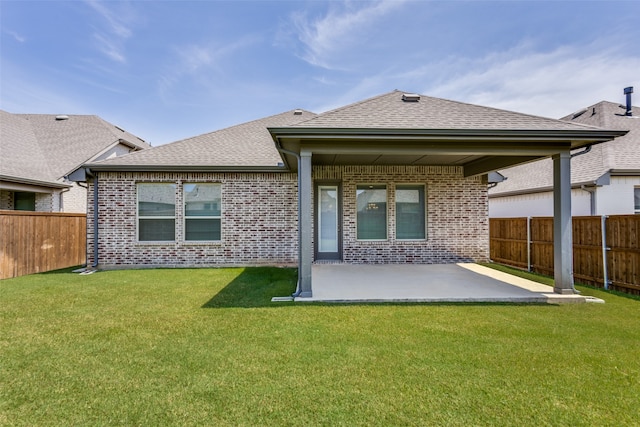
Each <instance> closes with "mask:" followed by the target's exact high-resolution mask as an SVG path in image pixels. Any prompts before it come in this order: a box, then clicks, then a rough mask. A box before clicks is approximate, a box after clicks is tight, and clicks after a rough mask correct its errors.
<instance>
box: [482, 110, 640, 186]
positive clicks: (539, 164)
mask: <svg viewBox="0 0 640 427" xmlns="http://www.w3.org/2000/svg"><path fill="white" fill-rule="evenodd" d="M624 113H625V107H624V106H620V105H619V104H616V103H613V102H607V101H602V102H599V103H597V104H595V105H592V106H590V107H588V108H585V109H582V110H579V111H577V112H576V113H573V114H570V115H568V116H566V117H563V118H562V119H561V120H563V121H566V122H567V123H577V124H585V125H592V126H599V127H603V128H608V129H624V130H629V133H627V134H626V135H625V136H621V137H619V138H616V139H614V140H612V141H608V142H604V143H602V144H598V145H594V146H593V147H592V149H591V151H590V152H589V153H587V154H584V155H581V156H577V157H574V158H573V159H572V160H571V182H572V183H573V184H583V183H589V182H593V181H595V180H596V179H598V178H600V177H601V176H602V175H604V174H605V173H607V172H609V171H611V170H635V171H640V118H639V117H638V116H640V107H633V116H634V117H633V118H629V117H625V116H624ZM499 172H500V173H501V174H502V175H504V176H505V177H507V180H506V181H503V182H501V183H500V184H498V185H497V186H496V187H495V188H493V189H491V190H490V194H491V195H492V196H497V195H504V194H509V193H518V192H525V191H527V190H534V191H535V190H541V189H548V188H550V187H551V186H552V185H553V164H552V161H551V160H550V159H544V160H540V161H536V162H532V163H529V164H525V165H520V166H515V167H513V168H509V169H504V170H501V171H499Z"/></svg>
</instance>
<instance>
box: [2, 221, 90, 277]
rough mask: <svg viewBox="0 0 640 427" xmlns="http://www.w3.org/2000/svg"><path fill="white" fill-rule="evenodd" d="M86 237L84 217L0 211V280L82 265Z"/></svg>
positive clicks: (84, 255)
mask: <svg viewBox="0 0 640 427" xmlns="http://www.w3.org/2000/svg"><path fill="white" fill-rule="evenodd" d="M86 236H87V217H86V215H84V214H70V213H59V212H26V211H0V279H7V278H10V277H18V276H23V275H26V274H33V273H41V272H45V271H51V270H57V269H59V268H65V267H71V266H74V265H80V264H84V263H85V262H86V252H87V251H86V247H87V240H86Z"/></svg>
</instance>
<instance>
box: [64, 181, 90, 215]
mask: <svg viewBox="0 0 640 427" xmlns="http://www.w3.org/2000/svg"><path fill="white" fill-rule="evenodd" d="M60 211H61V212H70V213H86V212H87V190H86V188H83V187H81V186H80V185H78V183H75V182H74V183H73V186H72V187H71V188H70V189H69V191H65V192H63V193H62V206H61V209H60Z"/></svg>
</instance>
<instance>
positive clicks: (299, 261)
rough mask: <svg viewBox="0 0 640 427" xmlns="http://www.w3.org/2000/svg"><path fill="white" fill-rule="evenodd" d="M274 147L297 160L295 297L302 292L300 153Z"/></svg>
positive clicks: (293, 295)
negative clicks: (296, 280) (296, 270)
mask: <svg viewBox="0 0 640 427" xmlns="http://www.w3.org/2000/svg"><path fill="white" fill-rule="evenodd" d="M276 149H277V150H278V152H280V153H283V154H289V155H291V156H294V157H295V158H296V160H297V161H298V283H297V284H296V291H295V292H294V293H293V294H292V295H291V296H292V297H293V298H297V297H299V296H300V294H301V293H302V288H301V287H300V282H301V280H302V278H301V276H302V265H300V263H301V262H302V229H301V228H300V227H301V224H302V201H301V200H302V197H301V196H302V194H301V193H302V185H301V182H300V154H298V153H296V152H294V151H289V150H285V149H284V148H281V147H277V146H276Z"/></svg>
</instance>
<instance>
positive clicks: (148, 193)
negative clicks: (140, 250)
mask: <svg viewBox="0 0 640 427" xmlns="http://www.w3.org/2000/svg"><path fill="white" fill-rule="evenodd" d="M175 221H176V186H175V184H168V183H167V184H146V183H145V184H138V240H139V241H141V242H156V241H161V242H164V241H174V240H175V239H176V229H175Z"/></svg>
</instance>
